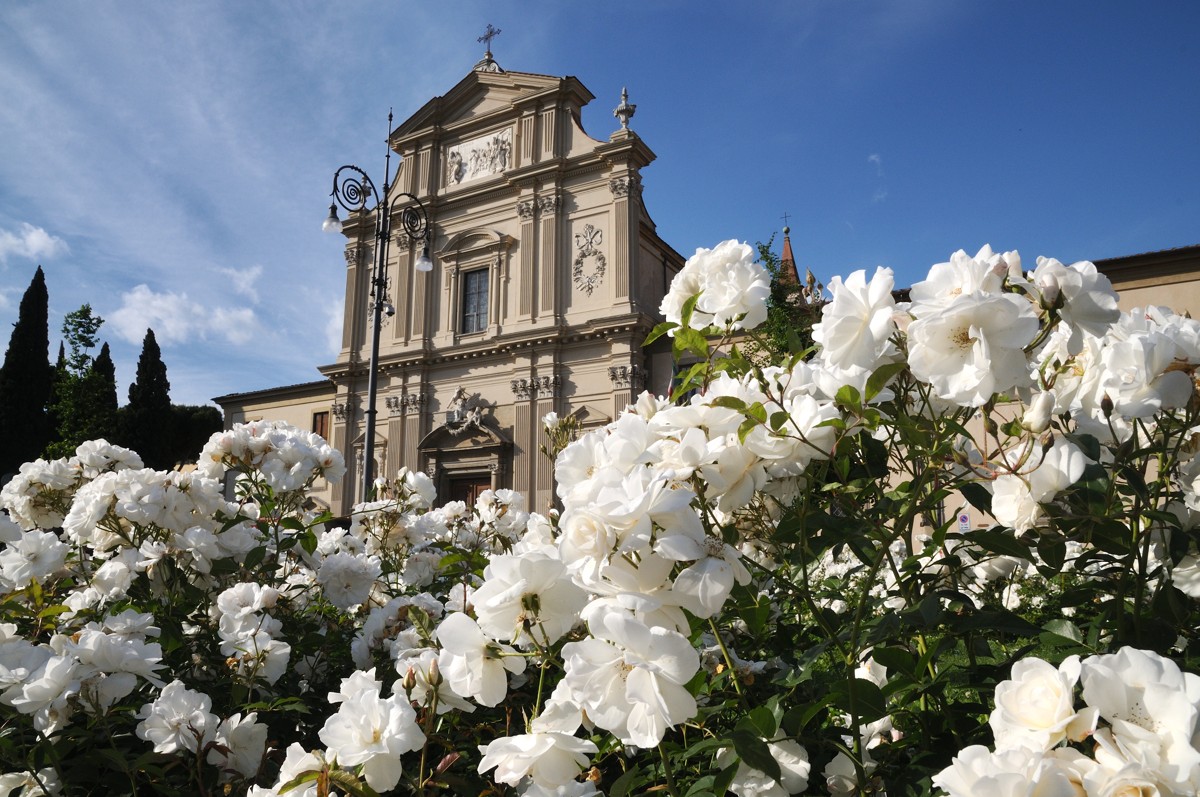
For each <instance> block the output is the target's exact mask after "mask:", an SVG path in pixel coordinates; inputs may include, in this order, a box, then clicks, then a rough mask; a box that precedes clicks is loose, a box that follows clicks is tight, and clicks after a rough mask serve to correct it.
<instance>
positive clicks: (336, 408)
mask: <svg viewBox="0 0 1200 797" xmlns="http://www.w3.org/2000/svg"><path fill="white" fill-rule="evenodd" d="M349 414H350V413H349V408H348V407H347V406H346V403H345V402H344V401H335V402H333V417H335V418H337V419H338V420H339V421H344V420H346V417H347V416H348V415H349Z"/></svg>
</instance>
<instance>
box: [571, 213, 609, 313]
mask: <svg viewBox="0 0 1200 797" xmlns="http://www.w3.org/2000/svg"><path fill="white" fill-rule="evenodd" d="M602 243H604V234H603V233H602V232H601V231H600V230H597V229H596V228H595V227H593V226H592V225H591V224H588V225H587V226H585V227H584V228H583V232H579V233H575V248H576V249H578V250H579V254H578V255H576V256H575V263H574V267H573V268H572V270H571V276H572V279H573V280H574V282H575V287H576V288H578V289H579V290H581V291H583V292H584V293H586V294H587V295H588V296H591V295H592V291H594V290H596V288H598V287H600V283H601V282H603V281H604V269H605V266H606V265H607V261H606V260H605V259H604V253H603V252H601V251H600V250H599V248H598V247H599V246H600V244H602ZM589 258H592V259H593V260H594V261H595V265H594V266H593V267H592V270H591V271H585V270H584V266H585V265H586V263H587V261H588V259H589Z"/></svg>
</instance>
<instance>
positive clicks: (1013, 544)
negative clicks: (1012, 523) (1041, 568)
mask: <svg viewBox="0 0 1200 797" xmlns="http://www.w3.org/2000/svg"><path fill="white" fill-rule="evenodd" d="M963 537H964V538H966V539H967V540H969V541H970V542H972V543H974V544H975V545H978V546H979V547H980V548H982V549H984V550H985V551H989V552H990V553H995V554H1000V555H1002V556H1015V557H1017V558H1018V559H1025V560H1026V561H1031V560H1032V559H1033V557H1032V556H1030V554H1029V547H1028V546H1027V545H1025V544H1024V543H1023V542H1021V541H1020V540H1018V539H1017V538H1016V537H1014V536H1013V535H1012V534H1009V533H1008V532H1006V531H993V530H991V529H988V530H980V531H972V532H969V533H967V534H964V535H963Z"/></svg>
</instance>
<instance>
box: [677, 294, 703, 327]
mask: <svg viewBox="0 0 1200 797" xmlns="http://www.w3.org/2000/svg"><path fill="white" fill-rule="evenodd" d="M698 301H700V294H699V293H697V294H694V295H692V296H689V297H688V298H687V301H685V302H684V303H683V307H681V308H679V323H680V325H681V326H685V327H686V326H690V325H691V323H692V313H694V312H696V302H698Z"/></svg>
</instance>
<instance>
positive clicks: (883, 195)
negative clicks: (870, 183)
mask: <svg viewBox="0 0 1200 797" xmlns="http://www.w3.org/2000/svg"><path fill="white" fill-rule="evenodd" d="M885 199H887V189H886V188H876V189H875V195H874V196H872V197H871V201H872V202H882V201H883V200H885Z"/></svg>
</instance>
